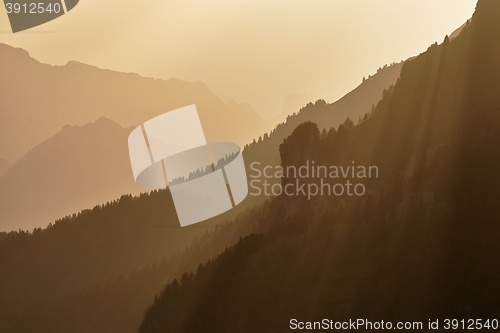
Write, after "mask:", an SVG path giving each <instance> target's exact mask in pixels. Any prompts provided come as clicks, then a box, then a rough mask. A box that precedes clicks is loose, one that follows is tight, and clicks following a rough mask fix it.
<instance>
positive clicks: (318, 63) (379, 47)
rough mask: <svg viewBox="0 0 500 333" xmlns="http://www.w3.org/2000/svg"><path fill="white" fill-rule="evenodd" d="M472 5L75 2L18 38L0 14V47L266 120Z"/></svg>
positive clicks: (419, 40) (388, 56) (394, 0)
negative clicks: (205, 91) (131, 75)
mask: <svg viewBox="0 0 500 333" xmlns="http://www.w3.org/2000/svg"><path fill="white" fill-rule="evenodd" d="M12 1H14V0H12ZM476 2H477V1H476V0H459V1H457V0H300V1H297V0H140V1H138V0H137V1H131V0H80V3H79V4H78V6H77V7H75V8H74V9H73V10H72V11H71V12H69V13H68V14H66V15H64V16H63V17H61V18H59V19H56V20H54V21H52V22H49V23H47V24H45V25H42V26H39V27H36V28H34V29H31V30H29V31H26V32H22V33H18V34H12V33H10V26H9V24H8V19H7V15H6V13H5V10H4V9H3V8H2V11H0V42H1V43H5V44H9V45H12V46H17V47H22V48H24V49H26V50H27V51H29V52H30V54H31V55H32V56H33V57H35V58H36V59H38V60H40V61H42V62H46V63H50V64H56V65H62V64H65V63H66V62H68V61H69V60H77V61H80V62H84V63H88V64H92V65H95V66H98V67H101V68H108V69H114V70H119V71H125V72H137V73H139V74H141V75H144V76H151V77H157V78H163V79H168V78H172V77H173V78H178V79H182V80H187V81H203V82H205V83H206V84H207V85H208V86H209V87H210V89H212V90H213V91H214V92H215V93H216V94H217V95H219V97H221V98H222V99H223V100H224V101H226V102H227V101H228V100H229V99H234V100H236V101H238V102H247V103H250V104H251V105H252V106H253V107H254V109H255V110H256V111H257V112H259V113H260V114H261V115H262V116H263V117H265V118H269V117H272V116H274V115H276V114H278V113H280V112H281V110H282V107H283V101H284V97H285V95H286V94H291V93H307V94H311V95H312V96H313V97H314V98H315V99H319V98H324V99H326V100H327V101H334V100H336V99H338V98H339V97H341V96H342V95H344V94H345V93H347V92H349V91H350V90H352V89H353V88H355V87H356V86H357V85H358V84H359V83H361V79H362V77H363V76H368V75H369V74H374V73H375V72H376V70H377V68H378V67H380V66H383V65H384V64H386V63H391V62H399V61H401V60H403V59H407V58H409V57H411V56H413V55H417V54H419V53H421V52H423V51H425V50H426V49H427V47H428V46H429V45H430V44H432V43H434V42H436V41H437V42H441V41H442V40H443V38H444V36H445V35H446V34H451V33H452V32H453V30H455V29H456V28H458V27H459V26H460V25H462V24H463V23H464V22H465V21H466V20H467V19H468V18H470V17H471V16H472V14H473V12H474V8H475V4H476ZM0 60H1V59H0Z"/></svg>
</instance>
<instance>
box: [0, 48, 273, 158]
mask: <svg viewBox="0 0 500 333" xmlns="http://www.w3.org/2000/svg"><path fill="white" fill-rule="evenodd" d="M0 57H1V58H2V63H1V64H0V72H1V73H2V75H1V76H0V101H1V102H0V158H3V159H5V160H8V161H10V162H15V161H16V160H17V159H18V158H19V157H21V156H23V155H24V154H25V153H26V152H27V151H28V150H29V149H31V148H32V147H34V146H35V145H37V144H39V143H41V142H43V141H44V140H46V139H48V138H49V137H51V136H53V135H54V134H56V133H57V131H59V130H60V129H61V128H62V127H63V126H65V125H68V124H69V125H84V124H86V123H89V122H93V121H95V120H96V119H98V118H99V117H102V116H104V117H107V118H109V119H112V120H114V121H116V122H118V123H119V124H120V125H121V126H123V127H129V126H132V125H140V124H141V123H143V122H144V121H146V120H149V119H150V118H152V117H154V116H156V115H159V114H162V113H164V112H167V111H170V110H173V109H175V108H179V107H182V106H186V105H190V104H196V105H197V107H198V111H199V114H200V117H201V120H202V123H203V125H204V129H205V134H206V136H207V139H209V140H210V141H234V142H237V143H239V144H244V143H246V142H250V141H251V139H252V138H253V137H255V136H256V135H258V133H260V132H263V131H264V130H265V128H266V126H268V125H266V122H264V121H263V120H262V119H261V118H260V117H259V116H258V115H257V114H256V113H255V112H254V111H253V110H252V109H251V108H249V107H245V106H241V105H238V104H236V103H233V104H232V105H231V106H230V107H229V106H228V105H226V104H224V103H223V102H222V101H221V100H220V99H219V98H218V97H217V96H216V95H215V94H213V93H212V92H211V91H210V90H209V89H208V88H207V86H206V85H204V84H203V83H201V82H196V83H188V82H183V81H180V80H175V79H170V80H168V81H163V80H158V79H153V78H144V77H141V76H139V75H137V74H127V73H119V72H114V71H110V70H103V69H99V68H97V67H93V66H89V65H85V64H81V63H78V62H74V61H72V62H69V63H68V64H67V65H65V66H50V65H46V64H41V63H39V62H38V61H36V60H35V59H33V58H31V57H30V56H29V54H28V53H27V52H26V51H24V50H22V49H16V48H12V47H10V46H8V45H5V44H0Z"/></svg>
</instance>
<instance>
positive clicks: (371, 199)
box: [139, 0, 500, 333]
mask: <svg viewBox="0 0 500 333" xmlns="http://www.w3.org/2000/svg"><path fill="white" fill-rule="evenodd" d="M499 15H500V3H499V2H498V1H496V0H479V2H478V5H477V7H476V12H475V14H474V16H473V19H472V21H471V23H470V25H468V26H466V27H465V28H464V30H463V32H462V33H461V34H460V35H459V36H457V37H456V38H455V39H453V40H450V39H449V38H448V37H447V38H445V40H444V42H443V43H442V44H441V45H438V44H434V45H432V46H431V47H429V49H428V50H427V51H426V52H424V53H422V54H421V55H420V56H418V57H416V58H415V59H412V60H409V61H407V62H406V63H405V64H404V66H403V69H402V71H401V78H400V80H399V81H398V82H397V83H396V84H395V86H394V87H393V88H391V89H389V90H387V91H386V93H385V94H384V98H383V99H382V100H381V101H380V102H379V103H378V104H377V106H376V107H375V108H374V109H373V111H372V112H371V114H370V115H369V117H367V118H366V119H365V120H364V121H362V122H361V123H360V124H359V125H357V126H354V123H353V122H352V121H350V120H347V121H346V122H345V123H344V124H342V125H341V126H339V127H338V128H337V129H335V130H334V129H332V130H330V131H327V132H326V131H325V132H323V131H321V128H320V127H319V126H318V125H316V124H314V123H312V122H306V123H303V124H301V125H300V126H298V127H297V128H296V129H295V131H294V132H293V133H292V135H291V136H290V137H288V138H287V139H286V140H285V141H284V142H283V144H282V145H281V146H280V154H281V161H282V166H283V168H285V169H287V168H288V167H292V166H295V167H297V166H304V165H305V164H306V163H307V162H308V161H309V162H311V161H315V162H316V165H326V166H345V167H347V166H351V165H352V164H351V163H352V161H355V165H358V166H366V167H368V166H376V167H377V168H378V170H379V171H380V173H377V176H376V177H375V176H374V177H371V178H370V177H368V178H365V177H363V176H351V175H349V174H348V176H347V177H346V180H349V181H352V182H355V183H359V184H362V185H364V186H365V188H366V189H367V190H366V193H365V194H366V195H359V196H355V195H347V194H344V195H341V194H339V195H338V196H337V195H323V196H320V195H316V196H314V197H313V198H310V197H308V196H307V195H306V194H298V195H295V196H294V195H291V196H290V195H283V194H282V195H279V196H278V197H277V198H276V199H274V200H272V202H271V203H270V207H268V209H267V210H266V212H265V213H263V214H262V216H261V218H259V219H256V221H255V224H257V225H260V226H261V228H260V232H258V233H256V234H254V235H250V236H248V237H245V238H242V239H241V240H240V241H239V242H238V243H237V244H236V245H235V246H233V247H230V248H228V249H226V250H225V251H223V252H222V253H221V254H220V255H218V256H217V257H216V258H214V259H212V260H210V261H208V262H207V263H206V264H204V265H201V266H200V267H198V268H197V269H196V271H193V272H186V274H184V275H183V276H182V278H181V279H179V280H174V281H173V282H171V283H169V284H168V285H167V286H166V287H165V288H164V290H163V291H162V292H161V293H160V294H158V295H157V297H156V298H155V299H154V301H153V303H152V305H151V306H150V307H149V308H148V309H147V311H146V313H145V318H144V321H143V323H142V325H141V328H140V330H139V331H140V332H141V333H155V332H162V333H165V332H200V331H208V332H234V331H237V332H283V331H286V330H288V329H291V328H292V329H293V324H294V322H293V321H292V319H293V318H295V319H296V322H302V323H304V322H320V323H321V322H322V320H323V319H328V323H327V324H328V325H329V324H330V322H329V320H332V321H333V322H344V321H349V320H350V319H351V320H352V319H353V318H363V319H364V320H368V321H370V322H372V323H374V322H376V323H379V324H380V321H381V320H382V319H383V320H384V322H386V323H392V325H396V323H397V322H405V321H406V322H412V323H418V322H420V323H422V326H421V327H420V328H419V327H418V326H417V327H415V326H413V327H412V328H413V329H415V330H417V329H420V330H421V329H425V327H426V325H427V323H428V320H429V319H430V320H438V319H439V320H441V323H443V320H444V319H446V318H482V322H484V323H488V325H491V323H492V320H493V319H495V320H497V318H498V316H499V315H500V301H499V300H500V286H499V285H498V280H499V279H500V268H499V266H498V263H499V262H500V257H499V253H500V245H499V243H498V239H497V238H498V235H499V234H500V208H499V207H500V176H499V174H498V170H499V168H500V155H499V152H500V113H499V105H500V95H499V94H498V87H499V86H500V64H499V63H498V61H497V59H498V58H499V56H500V22H499V21H498V16H499ZM317 108H318V109H319V110H320V111H321V110H324V109H325V108H326V106H325V105H321V104H320V105H318V107H317ZM358 170H359V169H358ZM358 175H359V174H358ZM295 180H296V178H295V177H293V176H285V177H284V178H283V180H282V185H283V186H286V185H289V184H292V185H293V184H294V183H295ZM301 180H302V181H303V182H305V185H307V186H309V185H312V184H316V185H317V182H318V180H317V179H314V177H313V178H311V179H307V178H306V179H301ZM326 182H327V183H328V184H330V185H335V184H339V183H340V184H344V179H336V178H327V179H326ZM307 186H306V187H307ZM296 322H295V323H296ZM412 325H414V324H412ZM367 327H368V326H363V327H361V328H360V329H368V330H369V328H367ZM394 327H395V326H392V328H394Z"/></svg>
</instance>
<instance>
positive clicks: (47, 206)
mask: <svg viewBox="0 0 500 333" xmlns="http://www.w3.org/2000/svg"><path fill="white" fill-rule="evenodd" d="M130 130H131V129H123V128H122V127H121V126H120V125H118V124H117V123H115V122H114V121H112V120H109V119H106V118H100V119H99V120H97V121H96V122H95V123H91V124H86V125H84V126H70V125H67V126H65V127H64V128H63V129H62V130H61V131H60V132H59V133H57V134H56V135H54V136H53V137H51V138H50V139H48V140H46V141H44V142H43V143H41V144H39V145H37V146H36V147H34V148H33V149H31V150H30V151H29V152H28V153H27V154H26V156H24V157H22V158H20V159H19V160H18V161H17V162H16V163H14V164H13V165H12V166H11V167H10V169H9V170H8V172H7V173H6V175H5V176H4V177H2V178H0V230H4V231H8V230H17V229H28V230H32V229H33V228H35V227H40V226H46V225H48V224H49V223H51V222H54V221H55V220H56V219H58V218H61V217H64V216H66V215H70V214H73V213H74V212H78V211H81V210H83V209H86V208H91V207H94V206H96V205H99V204H101V203H105V202H109V201H113V200H115V199H116V198H119V197H120V196H121V195H122V194H129V193H133V194H139V193H140V188H138V187H137V186H136V185H135V182H134V179H133V177H132V170H131V167H130V160H129V157H128V148H127V138H128V135H129V133H130ZM27 207H29V208H28V209H27Z"/></svg>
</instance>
